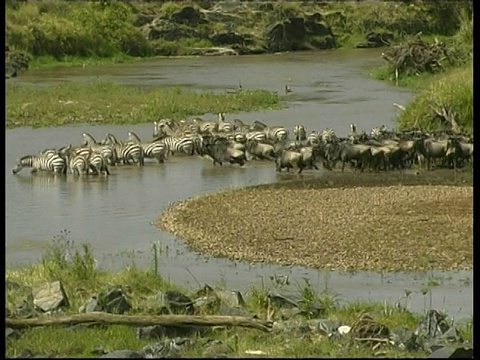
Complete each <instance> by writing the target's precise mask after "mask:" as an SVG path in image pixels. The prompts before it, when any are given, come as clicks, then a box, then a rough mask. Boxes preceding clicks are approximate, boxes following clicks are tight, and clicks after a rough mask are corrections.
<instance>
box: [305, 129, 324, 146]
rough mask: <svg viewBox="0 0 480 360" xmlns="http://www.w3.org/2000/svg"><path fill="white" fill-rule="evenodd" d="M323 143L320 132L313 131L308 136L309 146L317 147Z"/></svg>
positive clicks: (307, 142)
mask: <svg viewBox="0 0 480 360" xmlns="http://www.w3.org/2000/svg"><path fill="white" fill-rule="evenodd" d="M321 141H322V135H321V134H320V133H319V132H318V131H315V130H313V131H312V132H311V133H310V134H309V135H308V136H307V141H306V144H307V146H312V145H317V144H320V142H321Z"/></svg>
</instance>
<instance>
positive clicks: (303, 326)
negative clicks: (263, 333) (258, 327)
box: [272, 320, 312, 336]
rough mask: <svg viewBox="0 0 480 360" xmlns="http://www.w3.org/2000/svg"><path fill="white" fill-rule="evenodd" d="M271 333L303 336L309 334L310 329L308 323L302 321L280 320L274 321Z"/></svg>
mask: <svg viewBox="0 0 480 360" xmlns="http://www.w3.org/2000/svg"><path fill="white" fill-rule="evenodd" d="M272 331H273V332H288V333H291V334H292V336H303V335H305V334H311V332H312V331H311V329H310V326H309V325H308V323H306V322H305V321H304V320H285V321H283V320H281V321H275V322H274V323H273V326H272Z"/></svg>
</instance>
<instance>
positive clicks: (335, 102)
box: [5, 50, 473, 318]
mask: <svg viewBox="0 0 480 360" xmlns="http://www.w3.org/2000/svg"><path fill="white" fill-rule="evenodd" d="M379 54H380V52H379V51H377V50H373V51H372V50H355V51H346V50H335V51H321V52H308V53H286V54H276V55H262V56H258V55H257V56H236V57H201V58H181V59H159V60H155V61H147V62H142V63H133V64H119V65H115V66H110V67H96V68H93V67H92V68H89V67H86V68H76V69H71V68H70V69H69V68H58V69H50V70H45V71H41V72H36V73H33V74H28V73H26V74H23V76H20V77H19V78H17V79H11V80H9V81H16V82H19V83H23V84H29V85H32V86H52V85H55V84H58V83H61V82H64V81H89V80H92V79H99V80H104V81H114V82H119V83H123V84H127V85H134V86H144V87H154V86H182V87H189V88H195V89H209V90H214V91H225V90H226V89H235V88H236V86H237V84H238V82H239V81H240V82H241V84H242V86H243V87H244V88H245V89H249V88H250V89H257V88H262V89H266V90H272V91H278V92H282V93H283V89H284V86H285V84H288V85H290V86H291V88H292V90H293V92H292V93H290V94H288V101H287V104H286V105H287V106H286V108H285V109H282V110H278V111H268V112H257V113H245V114H227V120H232V119H233V116H235V117H236V118H240V119H242V120H244V121H247V122H249V121H252V120H256V119H257V120H261V121H263V122H265V123H267V124H279V125H285V126H288V127H289V128H290V129H291V128H292V127H293V125H295V124H297V123H301V124H304V125H305V126H306V127H307V131H311V130H313V129H316V130H322V129H323V128H325V127H332V128H334V129H335V130H336V132H337V134H340V135H345V134H346V133H347V131H348V130H349V125H350V124H351V123H355V124H356V125H357V128H358V129H359V130H362V129H366V130H370V129H371V128H372V127H373V126H378V125H381V124H386V125H387V126H389V127H393V126H394V118H395V116H396V113H395V108H394V107H393V103H399V104H406V103H408V101H409V100H410V99H411V96H412V95H411V93H410V92H409V91H407V90H405V89H401V88H398V87H395V86H392V85H389V84H387V83H384V82H381V81H375V80H372V79H370V78H369V77H368V76H367V75H366V74H367V72H368V71H369V70H370V69H372V68H374V67H375V66H378V65H381V63H382V60H381V58H380V56H379ZM219 111H221V109H219ZM202 117H203V118H211V119H215V115H214V114H207V115H202ZM152 128H153V126H152V124H142V125H128V126H95V127H92V126H67V127H61V128H43V129H35V130H33V129H31V128H17V129H12V130H7V132H6V142H7V149H8V151H7V152H6V161H5V168H6V178H5V183H6V199H7V200H6V261H7V266H21V265H24V264H27V263H30V262H32V261H34V260H37V259H39V258H40V256H41V253H42V251H41V250H42V248H43V247H44V245H45V244H47V243H49V242H50V241H51V240H52V238H53V237H54V236H55V235H58V234H60V231H61V230H63V229H66V230H68V231H70V233H69V235H68V239H70V240H74V241H75V242H77V243H79V242H84V241H87V242H90V243H91V244H92V245H93V248H94V250H95V256H96V257H97V259H98V262H99V264H100V266H103V267H107V268H111V269H118V268H120V267H122V266H125V265H128V264H130V263H131V262H135V263H136V264H137V265H139V266H148V265H149V264H150V262H151V258H152V257H151V250H150V249H151V245H152V243H154V242H157V243H158V244H159V247H160V248H161V249H162V254H161V256H160V264H159V271H160V273H161V274H162V275H163V276H165V277H168V278H170V279H171V280H172V281H174V282H177V283H182V284H185V285H189V286H197V281H198V282H200V283H209V284H217V283H218V282H219V281H220V280H221V281H223V282H225V283H226V285H227V286H228V287H229V288H234V289H238V290H241V291H246V290H248V288H249V286H250V284H251V283H256V284H259V283H261V282H262V281H263V282H264V283H265V284H267V285H268V284H270V281H269V277H270V276H272V275H274V274H276V275H289V276H290V277H291V278H292V279H294V280H297V281H298V282H300V283H301V282H302V278H304V277H306V278H309V279H310V281H311V283H312V285H314V286H315V287H316V288H317V289H319V290H324V289H328V290H329V291H330V292H333V293H335V294H338V295H339V296H340V298H343V299H346V300H348V301H354V300H373V301H383V300H387V301H391V302H395V301H398V300H399V299H401V298H402V297H403V296H404V294H405V290H406V289H408V290H411V291H413V294H412V295H411V299H410V307H411V309H412V310H414V311H423V310H424V309H425V308H426V307H429V306H433V307H434V308H437V309H445V310H446V311H448V313H449V314H450V315H451V316H453V317H455V318H464V317H470V316H472V314H473V282H472V279H473V271H464V272H455V273H454V272H444V273H439V272H433V273H427V274H420V273H397V274H378V273H373V272H357V273H354V274H344V273H338V272H331V271H317V270H311V269H305V268H301V267H279V266H270V265H265V264H248V263H233V262H230V261H227V260H224V259H213V258H206V257H203V256H202V255H200V254H196V253H193V252H190V251H189V250H188V249H187V248H186V247H185V246H184V244H183V242H181V241H179V240H176V239H175V238H173V237H172V236H171V235H169V234H167V233H165V232H162V231H160V230H158V229H157V228H155V227H154V226H153V225H152V222H153V221H155V220H156V219H157V218H158V216H159V214H160V213H161V212H162V210H163V209H165V207H166V206H168V205H169V204H170V203H172V202H176V201H178V200H181V199H185V198H189V197H194V196H198V195H202V194H205V193H209V192H216V191H219V190H223V189H228V188H240V187H244V186H248V185H256V184H264V183H272V182H276V181H282V180H285V179H288V178H291V176H292V175H286V174H276V173H275V171H274V167H273V164H269V163H261V162H256V163H254V164H252V163H249V164H248V165H246V166H245V167H244V168H239V167H230V166H224V167H213V165H212V163H211V162H210V161H207V160H204V159H200V158H198V157H191V158H190V157H183V158H182V157H172V158H170V159H169V160H168V161H167V162H166V163H165V164H156V163H154V162H151V163H147V164H146V166H145V167H144V168H142V169H140V168H137V167H135V166H126V167H121V168H112V170H111V171H112V175H111V176H110V177H109V178H108V179H104V178H91V179H75V178H73V177H72V176H67V177H66V178H61V177H52V176H32V175H30V174H29V173H28V170H24V171H23V172H21V173H20V174H19V175H18V176H12V174H11V169H12V167H13V165H14V163H15V159H16V158H19V157H20V156H22V155H26V154H30V153H37V152H38V151H40V150H41V149H44V148H48V147H58V146H61V145H64V144H68V143H72V144H78V143H80V142H81V140H82V138H81V134H82V132H85V131H88V132H90V133H91V134H92V135H93V136H94V137H95V138H97V139H102V138H103V137H104V136H105V134H106V133H107V132H111V133H113V134H115V135H117V136H118V137H119V138H120V139H123V138H126V136H127V132H128V131H130V130H133V131H135V132H136V133H137V134H138V135H139V136H140V137H141V138H147V139H148V138H150V137H151V134H152ZM312 176H321V171H319V172H315V173H313V172H311V171H309V172H307V173H306V174H305V177H312ZM434 282H435V285H436V286H431V287H430V292H431V294H432V297H431V299H430V298H428V301H427V299H426V298H425V296H424V295H422V293H421V290H422V289H423V288H425V287H427V286H429V285H432V284H433V283H434ZM427 297H428V295H427ZM430 302H431V303H430Z"/></svg>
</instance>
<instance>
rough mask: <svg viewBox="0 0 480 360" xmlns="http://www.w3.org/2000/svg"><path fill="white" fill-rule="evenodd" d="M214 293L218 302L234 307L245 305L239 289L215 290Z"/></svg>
mask: <svg viewBox="0 0 480 360" xmlns="http://www.w3.org/2000/svg"><path fill="white" fill-rule="evenodd" d="M214 294H215V296H216V297H217V299H218V300H219V301H220V303H221V304H222V305H225V306H227V307H231V308H234V307H243V306H245V300H244V299H243V296H242V294H241V293H240V291H224V290H215V291H214Z"/></svg>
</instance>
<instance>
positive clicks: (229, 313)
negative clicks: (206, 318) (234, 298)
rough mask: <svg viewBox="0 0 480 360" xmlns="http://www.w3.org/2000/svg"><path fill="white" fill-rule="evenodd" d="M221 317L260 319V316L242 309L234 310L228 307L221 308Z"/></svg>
mask: <svg viewBox="0 0 480 360" xmlns="http://www.w3.org/2000/svg"><path fill="white" fill-rule="evenodd" d="M218 313H219V315H223V316H244V317H248V318H252V319H258V316H257V315H255V314H253V313H251V312H250V311H247V310H245V309H242V308H233V307H228V306H224V305H222V306H220V309H219V310H218Z"/></svg>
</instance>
